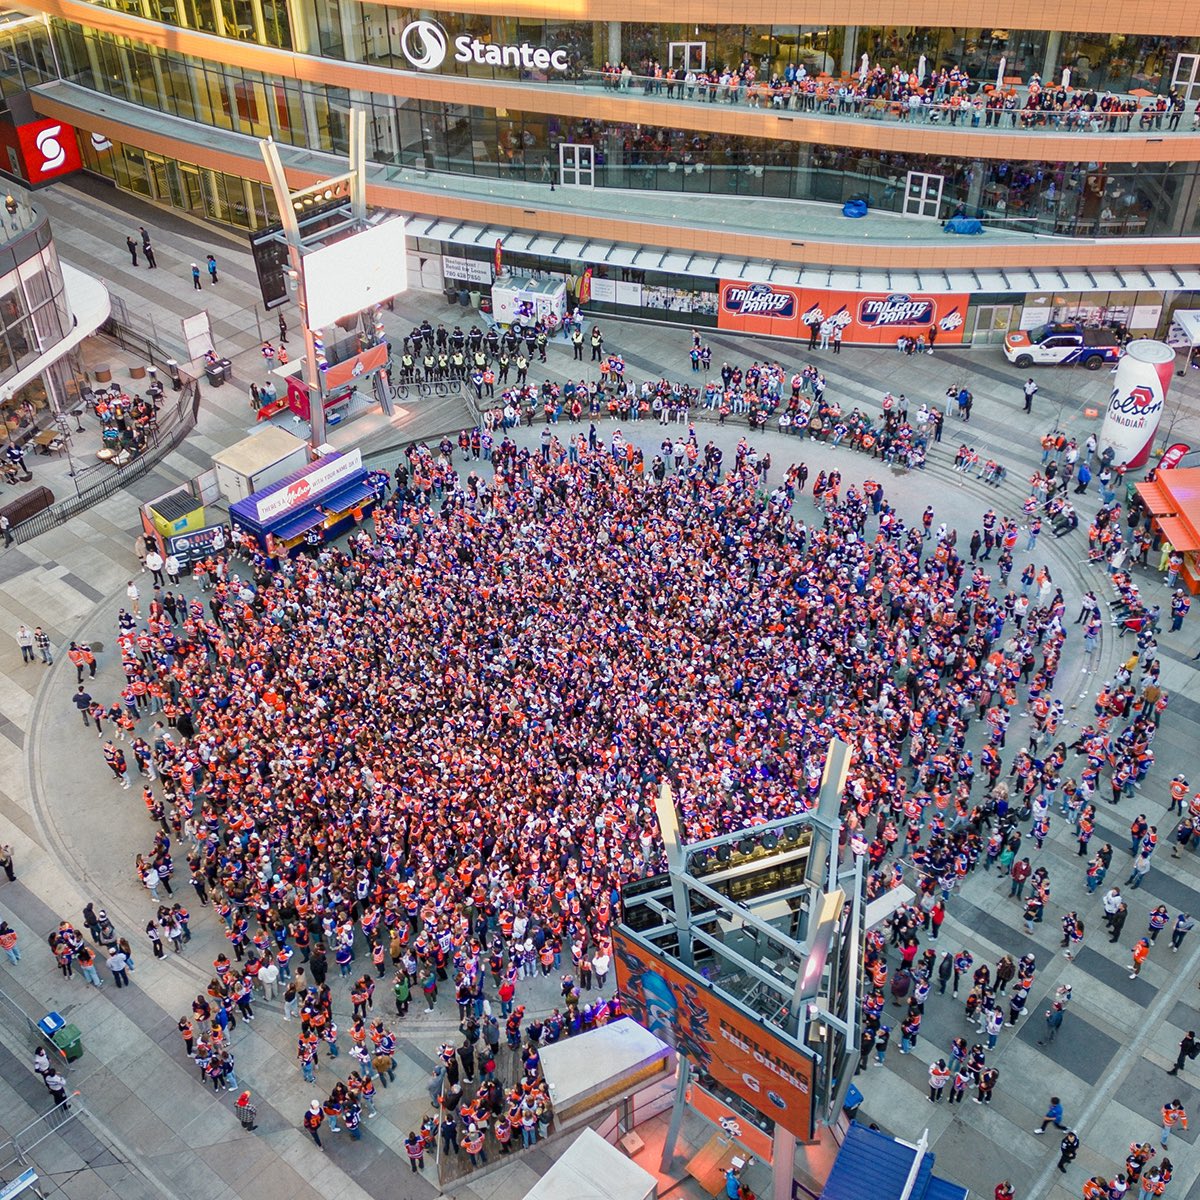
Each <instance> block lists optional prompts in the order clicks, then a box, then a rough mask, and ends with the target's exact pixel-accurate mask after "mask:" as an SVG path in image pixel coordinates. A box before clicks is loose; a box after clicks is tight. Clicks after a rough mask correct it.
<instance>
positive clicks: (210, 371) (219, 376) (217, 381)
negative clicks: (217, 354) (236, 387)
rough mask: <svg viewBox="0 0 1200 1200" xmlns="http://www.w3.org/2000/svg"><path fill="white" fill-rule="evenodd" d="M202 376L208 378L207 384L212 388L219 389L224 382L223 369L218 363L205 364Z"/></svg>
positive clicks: (222, 365)
mask: <svg viewBox="0 0 1200 1200" xmlns="http://www.w3.org/2000/svg"><path fill="white" fill-rule="evenodd" d="M204 374H205V375H206V376H207V377H208V382H209V383H210V384H211V385H212V386H213V387H220V386H221V384H223V383H224V382H225V367H224V364H222V363H219V362H215V363H214V362H210V363H207V364H205V367H204Z"/></svg>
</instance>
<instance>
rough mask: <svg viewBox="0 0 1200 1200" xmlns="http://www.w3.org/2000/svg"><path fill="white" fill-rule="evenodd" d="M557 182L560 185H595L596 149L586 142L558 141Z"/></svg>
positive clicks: (588, 186)
mask: <svg viewBox="0 0 1200 1200" xmlns="http://www.w3.org/2000/svg"><path fill="white" fill-rule="evenodd" d="M558 182H559V185H560V186H561V187H584V188H590V187H595V186H596V150H595V147H593V146H590V145H588V144H587V143H586V142H560V143H559V146H558Z"/></svg>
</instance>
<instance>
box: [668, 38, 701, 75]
mask: <svg viewBox="0 0 1200 1200" xmlns="http://www.w3.org/2000/svg"><path fill="white" fill-rule="evenodd" d="M667 66H668V67H673V68H674V70H675V73H676V75H677V76H678V75H680V74H683V75H686V74H687V73H688V72H689V71H696V72H697V73H698V72H700V71H703V70H705V69H706V68H707V66H708V43H707V42H668V43H667Z"/></svg>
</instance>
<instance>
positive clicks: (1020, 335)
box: [1004, 321, 1121, 371]
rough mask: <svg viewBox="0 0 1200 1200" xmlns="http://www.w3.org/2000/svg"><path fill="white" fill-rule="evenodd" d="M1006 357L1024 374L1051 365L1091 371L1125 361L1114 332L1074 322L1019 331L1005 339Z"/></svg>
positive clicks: (1063, 322)
mask: <svg viewBox="0 0 1200 1200" xmlns="http://www.w3.org/2000/svg"><path fill="white" fill-rule="evenodd" d="M1004 357H1005V358H1007V359H1008V361H1009V362H1010V363H1013V364H1015V365H1016V366H1018V367H1020V368H1021V369H1022V370H1024V369H1025V368H1026V367H1032V366H1034V365H1041V364H1044V363H1049V364H1050V365H1052V366H1056V367H1064V366H1074V365H1075V364H1076V363H1078V364H1079V365H1080V366H1083V367H1086V368H1087V369H1088V370H1089V371H1098V370H1099V369H1100V368H1101V367H1103V366H1106V365H1107V366H1111V365H1112V364H1113V363H1115V362H1116V361H1117V359H1118V358H1120V357H1121V344H1120V342H1119V341H1118V340H1117V335H1116V334H1115V333H1113V331H1112V330H1111V329H1089V328H1085V327H1084V326H1082V325H1079V324H1077V323H1075V322H1073V321H1057V322H1052V323H1051V324H1049V325H1037V326H1035V327H1034V328H1033V329H1018V330H1015V331H1014V332H1013V333H1010V334H1008V335H1007V336H1006V337H1005V339H1004Z"/></svg>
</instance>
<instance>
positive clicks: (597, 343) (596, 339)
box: [592, 325, 604, 362]
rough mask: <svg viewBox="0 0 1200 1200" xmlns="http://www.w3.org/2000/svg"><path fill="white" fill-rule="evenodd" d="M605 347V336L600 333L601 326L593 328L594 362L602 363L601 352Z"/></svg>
mask: <svg viewBox="0 0 1200 1200" xmlns="http://www.w3.org/2000/svg"><path fill="white" fill-rule="evenodd" d="M603 346H604V335H603V334H602V333H601V332H600V326H599V325H593V326H592V362H599V361H600V356H601V355H600V352H601V349H602V348H603Z"/></svg>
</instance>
